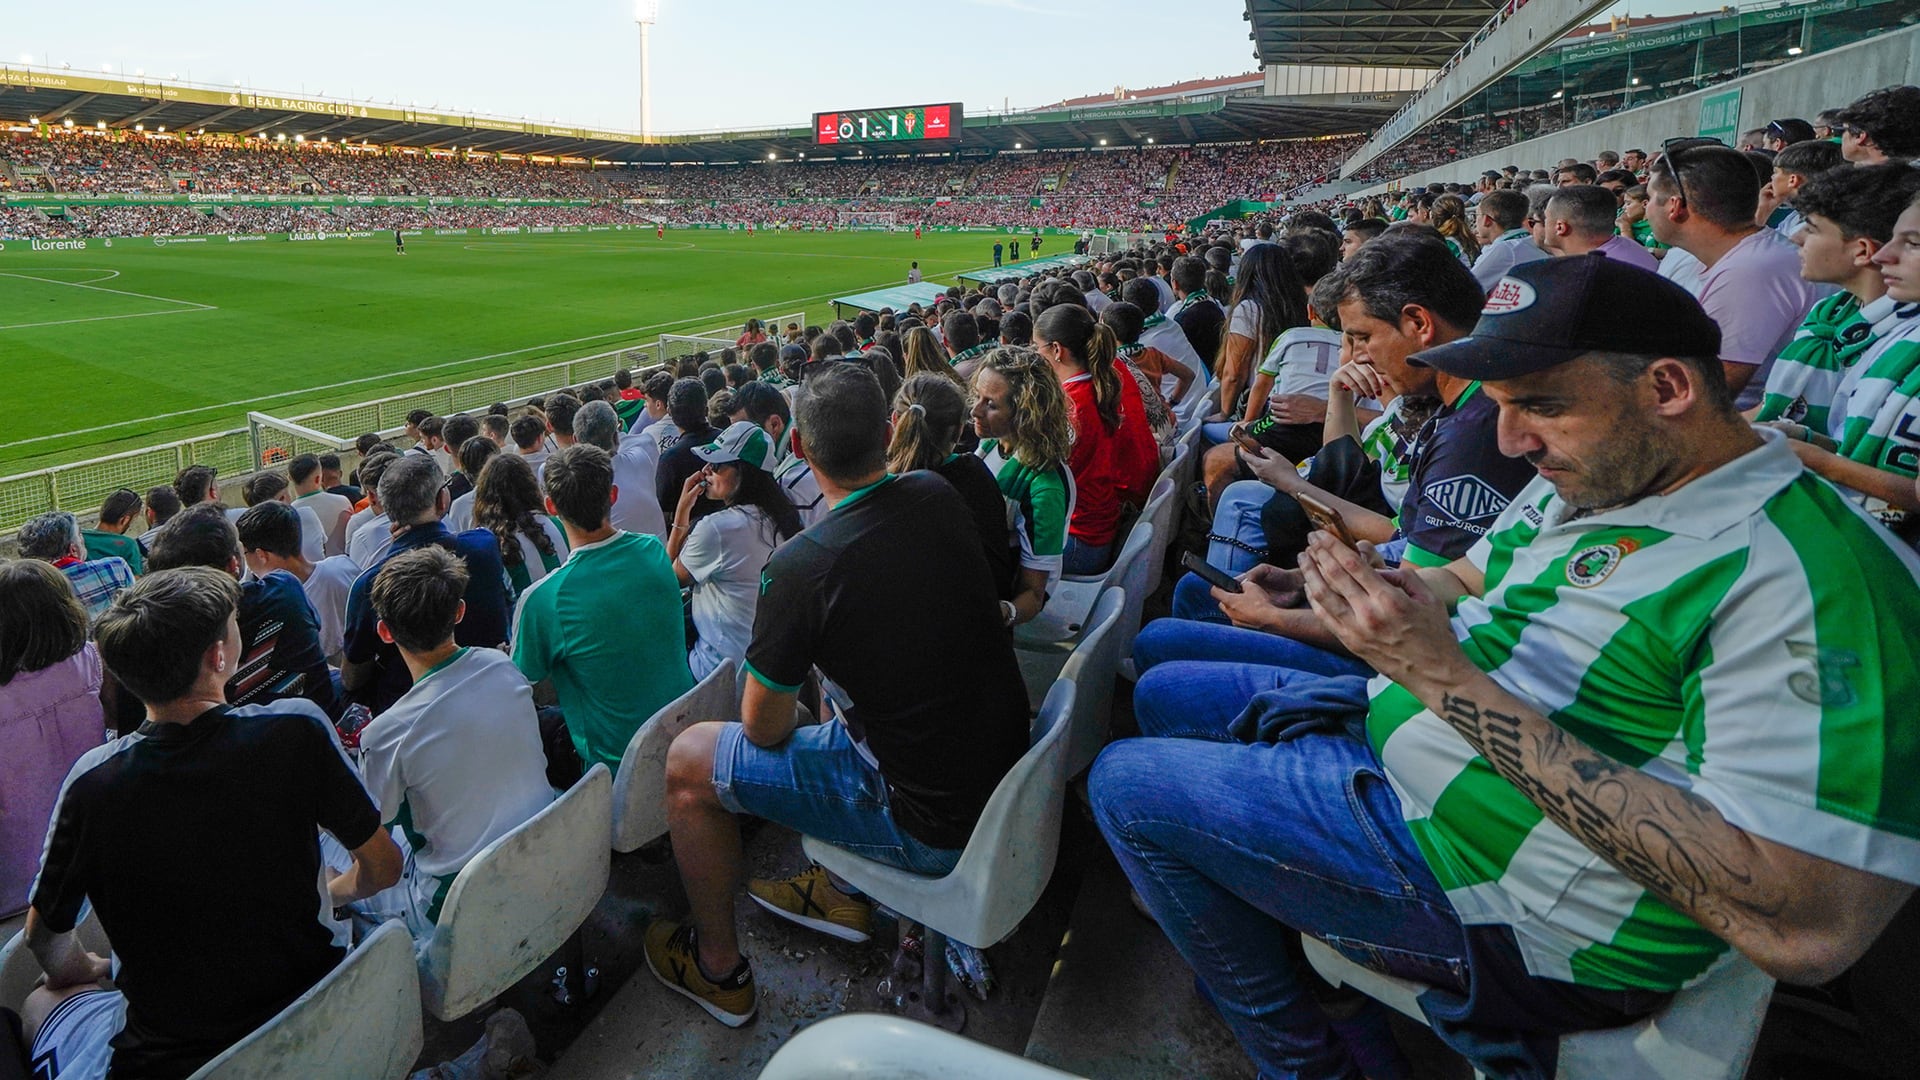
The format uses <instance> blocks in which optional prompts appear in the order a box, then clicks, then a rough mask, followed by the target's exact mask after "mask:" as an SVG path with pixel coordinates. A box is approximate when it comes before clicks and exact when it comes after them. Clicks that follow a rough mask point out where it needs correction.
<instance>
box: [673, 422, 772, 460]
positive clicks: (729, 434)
mask: <svg viewBox="0 0 1920 1080" xmlns="http://www.w3.org/2000/svg"><path fill="white" fill-rule="evenodd" d="M772 453H773V442H772V440H770V439H768V438H767V433H766V432H765V431H763V430H762V429H761V427H760V425H758V424H756V423H754V422H753V421H751V420H735V421H734V422H733V423H731V424H728V425H727V430H725V431H723V432H721V433H720V437H719V438H717V439H715V440H713V441H712V442H710V443H708V444H707V445H705V446H696V447H694V448H693V454H694V456H695V457H697V458H699V459H700V460H701V461H705V462H708V463H710V464H714V465H725V464H727V463H728V462H731V461H744V462H746V463H747V464H749V465H751V466H753V467H754V468H756V469H764V468H766V467H767V458H768V457H769V456H771V455H772Z"/></svg>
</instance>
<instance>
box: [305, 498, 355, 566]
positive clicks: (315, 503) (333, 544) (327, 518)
mask: <svg viewBox="0 0 1920 1080" xmlns="http://www.w3.org/2000/svg"><path fill="white" fill-rule="evenodd" d="M293 505H295V506H306V507H311V508H312V509H313V513H314V516H315V517H318V518H319V519H320V524H321V526H322V527H324V528H325V529H326V533H327V546H326V553H327V554H328V555H329V556H333V555H340V554H343V553H344V552H345V551H346V550H347V529H346V526H345V525H344V524H343V523H342V522H341V519H342V518H343V517H348V516H351V515H352V513H353V501H352V500H351V499H348V498H347V497H346V496H345V495H335V494H334V493H333V492H331V491H314V492H310V493H308V494H306V495H301V496H299V497H298V498H296V499H294V500H293Z"/></svg>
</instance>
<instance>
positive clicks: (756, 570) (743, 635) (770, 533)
mask: <svg viewBox="0 0 1920 1080" xmlns="http://www.w3.org/2000/svg"><path fill="white" fill-rule="evenodd" d="M779 545H780V535H779V532H778V531H777V530H776V529H775V528H774V525H773V521H772V519H770V518H768V517H767V516H766V514H764V513H762V512H761V511H760V509H759V508H758V507H753V506H730V507H728V508H727V509H725V510H722V511H720V512H719V513H716V514H708V515H707V516H706V517H703V518H701V519H700V520H699V521H696V522H694V523H693V531H692V532H691V533H689V534H688V536H687V543H686V546H685V547H683V548H681V549H680V565H681V566H684V567H686V568H687V573H688V574H691V575H692V576H693V626H694V629H696V630H698V631H699V632H700V640H699V642H698V643H696V644H695V645H694V647H693V651H692V652H691V653H689V654H688V656H687V665H688V666H689V667H690V668H692V669H693V677H694V678H696V679H703V678H706V676H707V674H708V673H709V672H711V671H713V669H715V668H717V667H719V666H720V661H722V660H725V659H729V658H731V659H732V660H733V661H734V662H735V663H741V662H744V661H745V660H746V656H747V646H748V645H749V644H750V643H752V641H753V613H754V609H755V608H756V607H757V606H758V605H759V602H760V571H761V570H764V569H765V568H766V565H767V560H769V559H771V558H773V549H774V548H776V547H778V546H779Z"/></svg>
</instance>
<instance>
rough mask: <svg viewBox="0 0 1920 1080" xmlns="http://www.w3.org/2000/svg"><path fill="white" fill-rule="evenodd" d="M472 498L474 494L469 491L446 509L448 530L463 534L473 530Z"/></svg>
mask: <svg viewBox="0 0 1920 1080" xmlns="http://www.w3.org/2000/svg"><path fill="white" fill-rule="evenodd" d="M473 496H474V493H473V492H471V491H469V492H467V493H466V494H465V495H462V496H460V497H459V498H457V499H455V500H453V505H451V506H449V507H447V528H448V529H451V530H452V531H454V532H457V533H463V532H466V531H467V530H468V529H471V528H473Z"/></svg>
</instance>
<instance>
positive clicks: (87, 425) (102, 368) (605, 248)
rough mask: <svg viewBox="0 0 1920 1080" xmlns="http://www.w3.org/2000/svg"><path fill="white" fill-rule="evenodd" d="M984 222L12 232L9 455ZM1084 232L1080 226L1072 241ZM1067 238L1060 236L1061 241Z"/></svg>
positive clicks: (385, 375)
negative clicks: (201, 239)
mask: <svg viewBox="0 0 1920 1080" xmlns="http://www.w3.org/2000/svg"><path fill="white" fill-rule="evenodd" d="M992 243H993V238H992V237H991V236H986V235H982V234H973V235H955V234H945V235H936V234H929V235H927V236H926V237H925V238H924V239H921V240H917V241H916V240H915V239H914V238H913V237H912V235H911V234H891V233H770V232H765V231H761V232H756V233H755V234H753V235H752V236H748V235H746V234H744V233H729V232H717V231H704V230H675V231H669V232H668V233H667V237H666V239H664V240H658V239H655V237H654V235H653V233H652V232H650V231H649V232H622V233H591V234H568V235H551V236H545V235H543V236H501V237H464V238H463V237H435V236H421V237H410V238H408V241H407V254H406V256H404V257H401V256H397V255H395V254H394V252H393V245H392V242H391V238H390V235H389V234H379V235H376V236H375V237H374V238H372V239H364V240H328V241H325V242H321V243H292V242H287V241H284V240H267V241H263V242H256V243H226V242H224V241H216V242H213V243H205V244H192V245H185V244H180V245H170V246H164V247H159V246H155V245H154V244H153V242H152V241H150V240H119V241H116V242H115V243H114V246H113V247H111V248H108V247H105V246H104V245H103V244H102V242H101V241H98V240H94V241H91V242H90V246H89V248H88V249H87V250H84V251H32V250H30V249H29V245H28V244H27V243H25V242H24V241H9V242H8V243H7V244H6V245H5V250H3V251H0V371H3V372H4V374H3V375H0V380H3V381H0V386H4V392H0V400H4V402H5V403H6V416H7V419H8V424H7V426H6V427H5V428H4V429H3V430H0V476H5V475H11V474H17V473H20V472H24V471H27V470H31V469H37V468H43V467H46V466H49V465H55V464H61V463H65V462H69V461H75V460H80V459H84V458H88V457H93V456H97V455H100V454H107V453H113V452H116V451H120V450H127V449H133V448H137V447H143V446H151V445H155V444H158V443H164V442H171V441H173V440H176V439H181V438H186V437H188V436H191V435H197V434H203V433H206V432H210V431H218V430H223V429H227V428H233V427H240V426H244V425H245V422H246V414H247V411H248V410H250V409H257V410H259V411H262V412H269V413H272V414H274V415H277V416H294V415H298V414H300V413H303V412H311V411H314V410H317V409H321V408H327V407H330V406H336V405H344V404H351V403H354V402H359V401H368V400H372V399H375V398H380V397H385V396H389V395H392V394H395V393H398V392H402V391H406V390H417V389H424V388H427V387H432V386H440V385H444V384H447V383H453V382H459V381H461V380H463V379H470V378H477V377H479V376H482V375H488V374H495V373H499V372H504V371H511V370H514V369H517V368H526V367H533V366H537V365H539V364H541V363H544V362H553V361H558V360H564V359H568V358H571V357H576V356H584V355H588V354H591V353H596V352H602V351H606V350H609V349H614V348H619V347H622V346H626V345H633V344H638V343H642V342H651V341H654V340H656V338H657V336H658V335H659V334H661V333H680V332H691V331H696V330H704V329H708V328H711V327H715V326H720V325H724V324H727V323H731V322H737V321H739V319H741V318H743V317H744V316H745V315H747V314H765V313H769V312H772V311H779V312H793V311H801V310H805V311H807V312H808V313H809V314H810V315H812V316H813V317H814V319H815V321H820V320H822V319H824V318H825V317H826V316H827V312H828V309H829V305H828V303H827V302H828V301H829V300H831V299H833V298H834V297H837V296H844V295H847V294H849V293H853V292H860V291H865V290H868V289H873V288H880V287H884V286H888V285H896V284H902V283H904V282H905V280H906V273H907V265H908V262H909V261H910V260H914V259H917V260H919V262H920V266H921V269H922V270H923V271H924V272H925V273H926V275H927V278H928V279H929V280H938V281H942V282H945V281H950V280H952V276H953V275H954V274H956V273H958V272H960V271H963V270H966V269H969V268H973V267H977V266H980V265H982V264H985V263H987V262H989V261H991V247H992ZM1060 244H1061V246H1062V247H1067V246H1069V245H1068V244H1067V242H1066V241H1065V240H1061V241H1060ZM1047 254H1057V252H1047Z"/></svg>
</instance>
